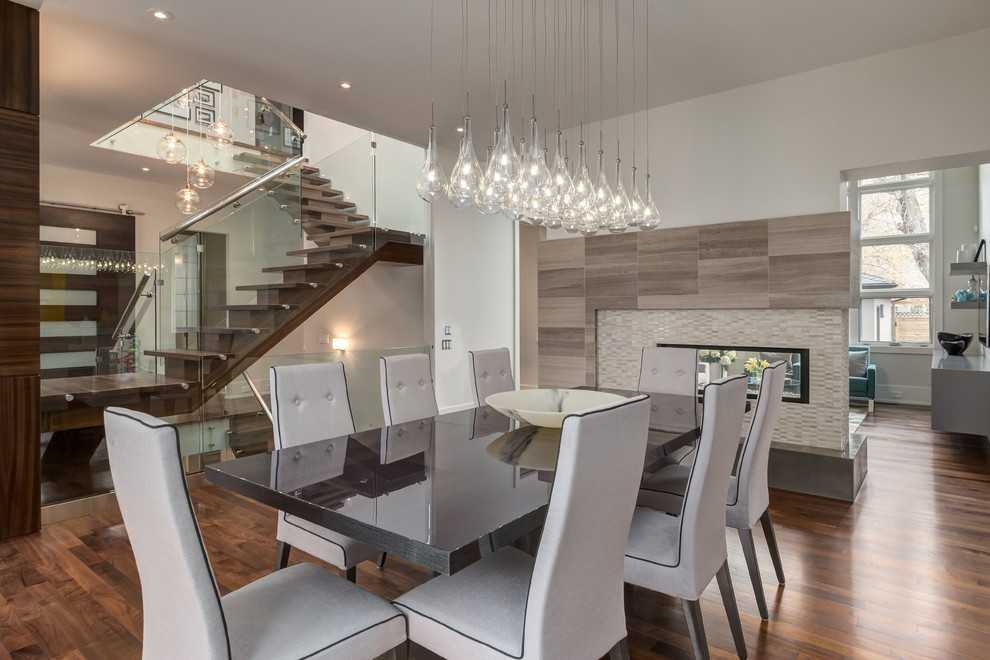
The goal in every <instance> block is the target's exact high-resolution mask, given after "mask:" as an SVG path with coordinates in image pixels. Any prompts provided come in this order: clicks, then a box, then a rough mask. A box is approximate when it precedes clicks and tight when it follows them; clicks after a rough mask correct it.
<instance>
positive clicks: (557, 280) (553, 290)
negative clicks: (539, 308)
mask: <svg viewBox="0 0 990 660" xmlns="http://www.w3.org/2000/svg"><path fill="white" fill-rule="evenodd" d="M547 242H554V241H547ZM537 289H538V293H537V296H538V297H539V298H575V297H581V298H583V297H584V268H556V269H554V270H541V271H539V272H538V273H537Z"/></svg>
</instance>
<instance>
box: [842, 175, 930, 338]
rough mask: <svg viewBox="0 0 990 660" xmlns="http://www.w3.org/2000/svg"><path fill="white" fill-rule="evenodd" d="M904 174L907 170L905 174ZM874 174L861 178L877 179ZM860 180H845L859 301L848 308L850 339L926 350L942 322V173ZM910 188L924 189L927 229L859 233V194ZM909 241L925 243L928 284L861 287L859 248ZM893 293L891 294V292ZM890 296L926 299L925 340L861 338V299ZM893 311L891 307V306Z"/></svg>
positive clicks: (861, 273) (900, 243) (902, 243)
mask: <svg viewBox="0 0 990 660" xmlns="http://www.w3.org/2000/svg"><path fill="white" fill-rule="evenodd" d="M905 174H907V173H905ZM879 176H884V175H878V176H877V175H875V176H871V177H864V178H879ZM862 180H863V179H860V178H853V179H850V180H849V181H848V183H847V196H846V203H847V204H848V208H849V211H850V213H851V214H852V216H853V222H854V223H855V225H856V227H857V233H858V237H859V245H858V248H857V249H858V250H859V289H858V296H859V300H860V304H859V305H858V306H856V307H855V308H853V309H852V310H851V314H850V317H851V318H850V326H851V327H850V339H852V340H854V341H856V342H857V343H859V344H862V345H866V346H870V347H871V348H873V349H878V350H877V352H892V353H893V352H905V353H908V352H927V351H928V350H930V349H931V348H932V346H934V343H935V330H936V328H939V327H941V324H942V204H941V185H942V174H941V171H939V170H934V171H931V173H930V174H929V176H927V177H918V178H915V179H907V180H902V181H892V182H888V183H871V184H866V185H861V184H860V181H862ZM914 188H928V214H929V217H928V223H929V224H928V231H927V232H923V233H917V234H895V235H891V236H871V237H864V236H863V226H862V222H861V218H860V208H861V203H862V202H861V197H862V195H864V194H870V193H877V192H893V191H898V190H910V189H914ZM912 243H928V244H929V273H928V287H926V288H925V287H923V288H910V289H863V280H862V275H863V248H864V247H868V246H874V245H909V244H912ZM892 294H893V295H892ZM877 298H883V299H891V298H929V299H930V300H931V306H930V312H929V340H928V341H927V342H896V341H886V340H881V341H877V340H868V339H864V338H863V337H862V319H861V318H860V311H861V309H862V300H864V299H877ZM891 313H893V309H891Z"/></svg>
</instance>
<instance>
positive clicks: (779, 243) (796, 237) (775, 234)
mask: <svg viewBox="0 0 990 660" xmlns="http://www.w3.org/2000/svg"><path fill="white" fill-rule="evenodd" d="M849 223H850V220H849V213H848V212H847V211H846V212H837V213H821V214H817V215H802V216H798V217H791V218H774V219H773V220H770V227H769V235H768V239H769V244H770V256H771V257H777V256H781V255H787V254H820V253H823V252H849V248H850V239H851V235H852V234H851V233H850V231H849Z"/></svg>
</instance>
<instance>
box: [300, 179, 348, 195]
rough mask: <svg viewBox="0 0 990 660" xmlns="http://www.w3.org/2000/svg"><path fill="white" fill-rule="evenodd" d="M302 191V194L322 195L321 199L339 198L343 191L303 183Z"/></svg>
mask: <svg viewBox="0 0 990 660" xmlns="http://www.w3.org/2000/svg"><path fill="white" fill-rule="evenodd" d="M302 189H303V191H304V192H306V191H308V192H318V193H322V195H323V197H340V196H341V195H343V194H344V191H343V190H337V189H336V188H328V187H327V186H325V185H317V184H312V183H307V182H306V181H303V184H302Z"/></svg>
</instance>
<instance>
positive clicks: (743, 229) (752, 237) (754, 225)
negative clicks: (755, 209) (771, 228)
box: [698, 220, 768, 260]
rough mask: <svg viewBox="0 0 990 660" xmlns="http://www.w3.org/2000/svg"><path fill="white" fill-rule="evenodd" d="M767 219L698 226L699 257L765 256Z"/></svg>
mask: <svg viewBox="0 0 990 660" xmlns="http://www.w3.org/2000/svg"><path fill="white" fill-rule="evenodd" d="M767 254H768V253H767V221H766V220H750V221H748V222H726V223H724V224H718V225H705V226H703V227H700V228H699V233H698V258H699V259H702V260H704V259H735V258H739V257H765V256H767Z"/></svg>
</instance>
